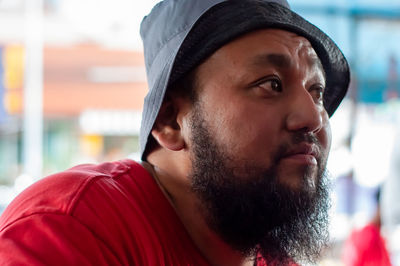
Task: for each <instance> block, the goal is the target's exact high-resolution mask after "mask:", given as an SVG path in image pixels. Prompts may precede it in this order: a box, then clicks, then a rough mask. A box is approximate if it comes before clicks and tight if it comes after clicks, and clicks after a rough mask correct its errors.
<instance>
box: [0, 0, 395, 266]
mask: <svg viewBox="0 0 400 266" xmlns="http://www.w3.org/2000/svg"><path fill="white" fill-rule="evenodd" d="M156 2H158V1H155V0H146V1H139V0H113V1H110V0H84V1H82V0H68V1H67V0H0V213H1V212H2V211H3V210H4V208H5V207H6V206H7V205H8V203H9V202H10V201H11V200H12V199H13V198H14V197H15V196H16V195H17V194H18V193H19V192H20V191H21V190H23V189H24V188H26V187H27V186H28V185H30V184H32V183H33V182H35V181H37V180H38V179H40V178H42V177H43V176H46V175H49V174H51V173H54V172H58V171H62V170H64V169H66V168H69V167H71V166H73V165H75V164H78V163H97V162H103V161H110V160H118V159H122V158H132V159H136V160H138V159H139V155H138V149H139V144H138V133H139V127H140V119H141V109H142V103H143V98H144V95H145V94H146V91H147V84H146V74H145V67H144V60H143V48H142V44H141V40H140V36H139V25H140V21H141V20H142V18H143V16H145V15H146V14H147V13H148V12H149V11H150V10H151V8H152V6H153V5H154V4H155V3H156ZM290 4H291V6H292V9H294V10H295V11H296V12H298V13H299V14H301V15H302V16H304V17H305V18H307V19H308V20H309V21H310V22H312V23H313V24H315V25H317V26H318V27H320V28H321V29H322V30H323V31H325V32H326V33H328V35H330V36H331V37H332V38H333V39H334V40H335V42H336V43H337V44H338V45H339V47H341V49H342V51H343V53H344V54H345V55H346V57H347V58H348V60H349V62H350V65H351V69H352V82H351V88H350V91H349V93H348V94H347V96H346V98H345V100H344V101H343V103H342V105H341V107H340V108H339V109H338V111H337V112H336V113H335V115H334V116H333V117H332V119H331V123H332V131H333V146H332V150H331V156H330V159H329V163H328V168H329V171H330V175H331V179H332V185H333V191H332V205H333V207H332V210H331V229H330V231H331V236H332V245H331V247H330V248H329V249H328V250H327V251H326V255H325V257H324V259H323V260H322V261H321V262H320V264H321V265H348V264H349V263H348V262H346V256H348V255H346V252H343V249H344V246H345V245H351V243H350V242H351V241H350V242H349V239H350V240H351V239H352V238H355V236H354V232H360V231H359V230H360V229H362V228H364V227H365V226H366V225H368V224H371V223H374V224H375V222H374V221H376V219H374V218H376V214H377V206H380V207H381V208H380V210H381V212H380V214H381V216H380V217H381V218H382V227H381V235H382V237H383V238H384V239H385V242H386V248H387V249H388V252H389V256H390V258H391V260H392V264H393V265H400V193H398V191H400V78H399V77H400V66H399V60H400V46H399V43H400V1H392V0H319V1H314V0H293V1H290ZM380 188H381V200H380V203H376V200H375V194H376V192H377V191H378V189H380ZM349 243H350V244H349ZM353 255H354V254H353ZM360 265H362V264H360ZM382 265H383V264H382Z"/></svg>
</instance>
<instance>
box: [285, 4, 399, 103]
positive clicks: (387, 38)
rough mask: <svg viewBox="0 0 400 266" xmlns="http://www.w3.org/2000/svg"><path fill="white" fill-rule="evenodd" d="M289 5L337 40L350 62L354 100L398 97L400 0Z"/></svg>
mask: <svg viewBox="0 0 400 266" xmlns="http://www.w3.org/2000/svg"><path fill="white" fill-rule="evenodd" d="M292 8H293V9H294V10H295V11H296V12H298V13H299V14H301V15H303V16H304V17H306V18H307V19H308V20H309V21H310V22H311V23H314V24H316V25H318V27H320V28H321V29H323V30H324V31H325V32H326V33H327V34H328V35H330V36H331V37H332V38H333V39H334V40H335V41H336V42H337V43H338V45H339V47H340V48H341V49H342V51H343V53H344V54H345V55H346V57H347V58H348V60H349V62H350V64H351V69H352V76H353V81H355V83H354V84H353V85H354V86H355V87H356V88H357V93H356V94H355V97H356V99H355V100H356V101H358V102H362V103H382V102H384V101H386V100H388V99H389V98H395V97H396V98H398V97H399V95H400V81H399V78H398V77H399V76H400V73H399V67H398V66H397V62H399V61H400V46H399V43H400V1H389V0H380V1H378V0H374V1H372V0H364V1H360V0H359V1H355V0H353V1H349V0H347V1H345V0H337V1H335V2H333V1H328V0H320V1H318V2H316V1H311V0H297V1H296V2H292ZM349 95H351V94H348V96H349Z"/></svg>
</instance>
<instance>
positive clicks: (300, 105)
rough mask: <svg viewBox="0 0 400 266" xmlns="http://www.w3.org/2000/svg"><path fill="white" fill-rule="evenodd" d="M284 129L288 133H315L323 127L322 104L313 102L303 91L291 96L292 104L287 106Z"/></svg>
mask: <svg viewBox="0 0 400 266" xmlns="http://www.w3.org/2000/svg"><path fill="white" fill-rule="evenodd" d="M288 110H289V112H288V115H287V118H286V127H287V129H288V130H289V131H302V132H305V133H310V132H312V133H317V132H319V131H320V130H321V128H322V126H323V117H322V116H323V112H324V110H325V109H324V107H323V105H322V104H317V103H315V102H314V99H313V97H312V96H311V94H310V93H309V92H308V91H307V90H305V89H302V90H299V92H298V93H297V94H296V95H292V103H291V104H290V105H288Z"/></svg>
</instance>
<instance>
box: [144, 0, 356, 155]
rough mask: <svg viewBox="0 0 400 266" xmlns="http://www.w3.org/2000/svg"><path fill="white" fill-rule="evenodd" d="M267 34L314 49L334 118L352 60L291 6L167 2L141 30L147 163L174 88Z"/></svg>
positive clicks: (258, 0)
mask: <svg viewBox="0 0 400 266" xmlns="http://www.w3.org/2000/svg"><path fill="white" fill-rule="evenodd" d="M265 28H277V29H283V30H287V31H290V32H294V33H296V34H298V35H300V36H303V37H305V38H306V39H307V40H308V41H309V42H310V43H311V45H312V47H313V48H314V50H315V52H316V53H317V55H318V57H319V59H320V61H321V63H322V66H323V68H324V71H325V76H326V88H325V92H324V107H325V109H326V111H327V113H328V115H329V117H331V116H332V115H333V113H334V112H335V110H336V109H337V107H338V106H339V104H340V102H341V101H342V99H343V98H344V96H345V94H346V92H347V89H348V85H349V81H350V73H349V66H348V63H347V60H346V58H345V57H344V55H343V54H342V52H341V51H340V49H339V48H338V47H337V45H336V44H335V43H334V42H333V40H332V39H331V38H329V37H328V36H327V35H326V34H325V33H324V32H322V31H321V30H320V29H318V28H317V27H316V26H314V25H313V24H311V23H310V22H308V21H307V20H305V19H304V18H302V17H301V16H300V15H298V14H296V13H295V12H293V11H292V10H291V9H290V6H289V4H288V3H287V1H285V0H164V1H162V2H160V3H158V4H157V5H156V6H155V7H154V8H153V9H152V11H151V12H150V14H149V15H147V16H146V17H145V18H144V19H143V21H142V24H141V29H140V33H141V36H142V39H143V46H144V57H145V65H146V73H147V81H148V86H149V91H148V94H147V95H146V97H145V100H144V107H143V113H142V123H141V128H140V136H139V139H140V154H141V158H142V160H146V156H147V154H146V148H147V146H148V140H149V138H150V137H151V134H150V133H151V130H152V127H153V125H154V122H155V120H156V118H157V115H158V112H159V110H160V107H161V104H162V102H163V99H164V95H165V92H166V90H167V89H168V87H169V86H170V85H171V84H173V83H174V82H176V81H178V80H179V79H180V78H182V77H184V76H185V75H186V74H188V73H189V72H190V71H191V70H193V69H194V68H195V67H197V66H198V65H199V64H201V63H202V61H204V60H205V59H206V58H208V57H209V56H210V55H211V54H212V53H214V52H215V51H216V50H218V49H219V48H220V47H222V46H223V45H224V44H226V43H228V42H230V41H232V40H234V39H235V38H238V37H239V36H241V35H244V34H246V33H249V32H251V31H254V30H258V29H265Z"/></svg>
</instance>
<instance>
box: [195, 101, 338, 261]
mask: <svg viewBox="0 0 400 266" xmlns="http://www.w3.org/2000/svg"><path fill="white" fill-rule="evenodd" d="M197 107H198V106H197ZM191 118H192V120H191V121H192V126H191V127H192V150H193V153H192V163H193V166H192V173H191V175H190V178H191V182H192V184H191V185H192V190H193V191H194V192H195V194H196V195H197V196H198V198H199V200H200V206H199V209H200V211H201V212H202V213H203V215H204V216H205V219H206V222H207V224H208V226H209V227H210V228H211V229H212V230H214V231H215V232H216V233H217V234H218V235H219V236H220V237H221V238H222V239H223V240H224V241H225V242H226V243H227V244H229V245H230V246H231V247H232V248H234V249H235V250H238V251H240V252H241V253H242V254H243V255H245V256H253V257H254V256H260V255H261V256H262V257H263V258H264V260H266V262H267V263H268V265H288V264H290V263H291V262H293V261H296V262H298V263H300V262H301V263H305V262H310V263H315V262H316V261H317V259H318V258H319V257H320V253H321V251H322V250H323V249H324V248H325V247H326V245H327V243H328V240H329V234H328V209H329V206H330V203H329V192H328V185H327V178H326V177H324V176H325V165H326V159H324V160H322V161H321V160H320V161H318V165H319V170H318V174H317V175H318V176H317V181H316V184H312V185H311V184H310V183H312V182H309V180H310V179H312V177H311V176H310V175H311V171H308V170H305V173H304V176H303V180H302V187H301V188H298V189H293V188H290V187H288V185H285V184H283V183H282V182H281V181H279V180H278V175H277V174H276V173H277V169H276V164H273V166H272V167H270V168H267V169H265V168H262V167H257V166H253V165H249V163H243V162H241V163H236V164H235V160H234V159H232V158H231V157H230V156H228V155H227V152H225V151H224V149H223V148H221V147H219V146H218V145H217V144H216V143H215V140H214V139H213V138H212V137H211V135H210V133H209V131H208V130H207V125H206V122H205V120H204V119H203V117H202V115H201V109H200V108H199V107H198V108H195V109H194V112H193V115H192V117H191ZM306 138H307V137H301V136H296V137H294V140H293V142H297V141H300V139H302V140H305V139H306ZM313 141H315V140H313ZM317 144H318V143H317ZM283 149H284V148H283ZM275 157H276V158H275V160H276V161H279V154H277V155H275ZM325 157H326V156H325ZM244 164H247V165H244ZM309 170H310V169H309ZM238 173H240V174H238Z"/></svg>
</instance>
